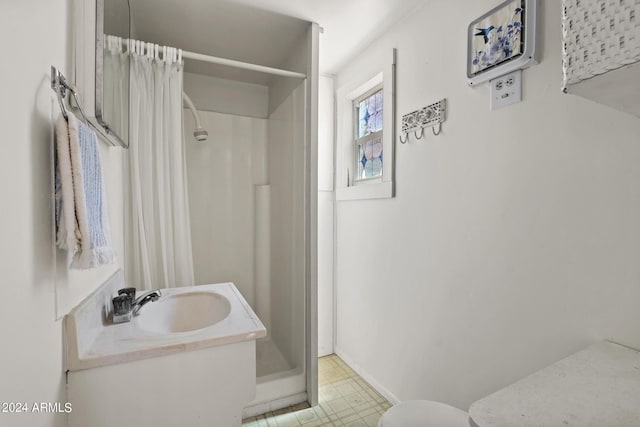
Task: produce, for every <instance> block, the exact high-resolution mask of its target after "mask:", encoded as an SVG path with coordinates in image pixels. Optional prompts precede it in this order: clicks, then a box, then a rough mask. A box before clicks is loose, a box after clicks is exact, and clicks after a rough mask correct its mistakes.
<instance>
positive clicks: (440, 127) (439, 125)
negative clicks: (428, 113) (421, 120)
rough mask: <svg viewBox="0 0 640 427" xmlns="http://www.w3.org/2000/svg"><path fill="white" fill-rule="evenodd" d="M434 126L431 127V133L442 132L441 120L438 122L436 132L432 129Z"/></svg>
mask: <svg viewBox="0 0 640 427" xmlns="http://www.w3.org/2000/svg"><path fill="white" fill-rule="evenodd" d="M434 127H435V126H432V127H431V132H433V134H434V135H435V136H438V135H440V132H442V122H438V132H437V133H436V131H435V130H434V129H433V128H434Z"/></svg>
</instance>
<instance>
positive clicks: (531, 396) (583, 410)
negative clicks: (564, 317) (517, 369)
mask: <svg viewBox="0 0 640 427" xmlns="http://www.w3.org/2000/svg"><path fill="white" fill-rule="evenodd" d="M469 416H470V418H471V425H472V426H477V427H534V426H536V427H539V426H549V427H564V426H576V427H578V426H579V427H586V426H594V427H596V426H597V427H614V426H615V427H638V426H640V352H638V351H636V350H633V349H630V348H627V347H623V346H621V345H619V344H615V343H612V342H608V341H603V342H599V343H597V344H594V345H592V346H590V347H587V348H586V349H584V350H582V351H579V352H578V353H575V354H573V355H571V356H569V357H567V358H565V359H562V360H560V361H559V362H557V363H554V364H553V365H551V366H548V367H546V368H544V369H542V370H540V371H538V372H536V373H534V374H532V375H529V376H528V377H526V378H524V379H522V380H520V381H518V382H516V383H514V384H512V385H510V386H507V387H505V388H503V389H501V390H498V391H497V392H495V393H493V394H491V395H489V396H487V397H485V398H483V399H480V400H478V401H476V402H474V403H473V404H472V405H471V408H470V409H469Z"/></svg>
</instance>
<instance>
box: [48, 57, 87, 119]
mask: <svg viewBox="0 0 640 427" xmlns="http://www.w3.org/2000/svg"><path fill="white" fill-rule="evenodd" d="M51 89H53V90H54V91H55V92H56V95H57V97H58V103H59V104H60V110H62V116H63V117H64V118H65V120H67V121H68V120H69V113H68V112H67V109H66V108H65V106H64V100H65V98H66V96H67V90H69V92H71V95H73V99H74V100H75V101H76V105H77V106H78V110H80V114H82V118H83V119H84V123H85V124H86V125H87V126H88V125H89V120H88V119H87V116H86V115H85V114H84V110H83V109H82V104H81V103H80V98H79V97H78V91H77V90H76V88H75V86H74V85H72V84H71V83H69V82H68V81H67V79H66V77H65V76H64V74H62V73H61V72H60V71H58V69H57V68H56V67H54V66H53V65H52V66H51Z"/></svg>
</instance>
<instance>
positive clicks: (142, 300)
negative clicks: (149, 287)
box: [132, 289, 162, 316]
mask: <svg viewBox="0 0 640 427" xmlns="http://www.w3.org/2000/svg"><path fill="white" fill-rule="evenodd" d="M161 296H162V293H160V289H155V290H153V291H148V292H145V293H143V294H142V295H140V296H139V297H138V298H136V299H135V300H134V301H133V304H132V307H133V311H132V312H133V315H134V316H137V315H138V314H139V313H140V309H141V308H142V306H143V305H145V304H146V303H148V302H151V301H158V300H159V299H160V297H161Z"/></svg>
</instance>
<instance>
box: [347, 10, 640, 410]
mask: <svg viewBox="0 0 640 427" xmlns="http://www.w3.org/2000/svg"><path fill="white" fill-rule="evenodd" d="M495 4H496V1H494V0H482V1H472V0H466V1H460V2H452V1H449V0H433V1H430V2H428V3H426V2H425V6H423V7H422V8H421V9H420V10H418V11H417V12H416V13H414V14H412V15H411V16H409V17H407V18H406V19H405V20H403V21H401V22H399V23H398V24H397V25H395V26H394V27H393V28H392V29H391V30H390V31H389V32H387V33H386V34H385V35H384V36H383V37H382V38H381V39H379V40H378V41H376V42H375V43H374V44H373V45H372V46H370V47H369V48H368V49H366V50H365V51H363V52H362V54H361V55H360V56H359V57H358V58H354V60H353V61H351V62H350V64H349V65H347V66H346V67H345V68H344V69H343V70H342V71H341V72H340V73H339V74H338V76H337V79H336V88H340V87H341V86H342V85H344V84H347V83H348V82H350V81H352V80H353V79H356V78H359V77H360V76H363V75H365V74H366V70H367V69H368V67H369V66H370V64H373V63H375V58H376V57H378V56H380V55H385V54H387V53H388V52H389V51H390V50H391V49H392V48H393V47H397V48H398V66H397V111H398V116H397V117H396V123H397V126H398V127H399V126H400V117H401V115H402V114H406V113H408V112H410V111H413V110H415V109H417V108H419V107H422V106H424V105H427V104H430V103H432V102H435V101H437V100H439V99H441V98H444V97H446V98H447V100H448V106H449V112H448V114H447V116H448V118H447V122H446V123H445V124H444V125H443V131H442V134H441V135H440V136H439V137H437V138H436V137H434V136H433V135H431V133H430V132H427V133H426V135H427V136H426V140H424V141H423V142H416V141H415V139H412V140H411V142H410V143H409V144H407V145H400V144H396V156H397V157H396V195H397V196H396V197H395V198H394V199H386V200H369V201H366V200H364V201H348V202H338V205H337V230H338V235H337V239H338V240H337V253H338V255H337V256H338V261H337V266H336V268H337V293H338V295H337V299H338V305H337V310H338V313H337V322H338V326H337V327H338V336H337V351H338V353H339V354H340V355H342V356H343V357H345V359H347V360H348V361H350V362H351V363H353V365H354V367H356V368H357V369H359V370H360V371H361V372H363V373H365V374H366V375H367V376H368V377H369V378H370V379H371V380H372V381H374V382H375V383H376V384H377V385H378V386H380V387H382V388H384V389H386V391H387V392H388V393H389V394H390V395H391V397H392V398H393V397H395V398H398V399H401V400H406V399H414V398H417V399H434V400H440V401H444V402H448V403H450V404H453V405H456V406H458V407H460V408H463V409H467V408H468V406H469V404H470V403H471V402H473V401H474V400H476V399H478V398H481V397H483V396H485V395H487V394H489V393H491V392H493V391H495V390H496V389H498V388H500V387H503V386H505V385H507V384H509V383H511V382H513V381H515V380H517V379H519V378H522V377H523V376H525V375H527V374H529V373H531V372H533V371H535V370H537V369H539V368H541V367H543V366H546V365H548V364H550V363H552V362H554V361H556V360H558V359H560V358H562V357H564V356H566V355H568V354H570V353H572V352H574V351H576V350H578V349H580V348H582V347H584V346H586V345H588V344H589V343H591V342H593V341H596V340H601V339H611V340H613V341H617V342H620V343H622V344H626V345H629V346H633V347H636V348H640V310H639V309H638V301H640V264H639V263H638V259H639V258H640V166H639V164H640V140H639V139H638V135H639V134H640V120H638V119H635V118H632V117H630V116H626V115H624V114H621V113H619V112H616V111H614V110H611V109H609V108H606V107H603V106H599V105H596V104H594V103H591V102H589V101H586V100H584V99H581V98H577V97H573V96H568V95H563V94H561V92H560V84H561V10H560V3H559V2H557V1H555V0H543V1H541V15H542V16H541V23H540V24H541V25H540V33H541V36H542V37H541V48H542V63H541V64H540V65H538V66H536V67H534V68H531V69H529V70H527V71H525V72H524V102H523V103H520V104H517V105H514V106H512V107H509V108H506V109H502V110H498V111H495V112H490V111H489V96H488V87H487V86H486V85H485V86H483V87H480V88H477V89H470V88H468V87H467V83H466V79H465V65H466V64H465V61H466V37H465V33H466V31H465V30H466V27H467V25H468V23H469V22H470V21H471V20H472V19H474V18H475V17H477V16H480V15H481V14H482V13H484V12H486V11H487V10H489V9H491V8H492V7H494V6H495Z"/></svg>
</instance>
